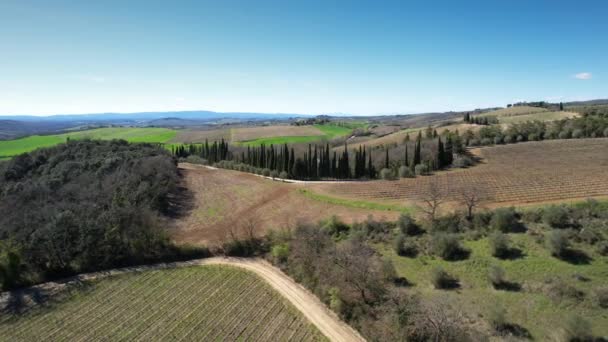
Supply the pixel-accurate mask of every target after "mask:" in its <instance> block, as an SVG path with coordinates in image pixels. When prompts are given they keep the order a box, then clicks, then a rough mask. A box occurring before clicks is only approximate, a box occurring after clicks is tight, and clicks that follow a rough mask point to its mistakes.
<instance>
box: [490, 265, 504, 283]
mask: <svg viewBox="0 0 608 342" xmlns="http://www.w3.org/2000/svg"><path fill="white" fill-rule="evenodd" d="M488 280H489V281H490V283H491V284H492V286H494V288H499V287H501V286H502V285H503V284H505V283H506V282H507V278H506V275H505V270H504V269H503V268H502V267H500V266H498V265H494V266H492V267H490V270H489V272H488Z"/></svg>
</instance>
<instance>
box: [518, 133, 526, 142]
mask: <svg viewBox="0 0 608 342" xmlns="http://www.w3.org/2000/svg"><path fill="white" fill-rule="evenodd" d="M522 141H526V138H524V136H523V135H521V134H519V135H518V136H517V142H522Z"/></svg>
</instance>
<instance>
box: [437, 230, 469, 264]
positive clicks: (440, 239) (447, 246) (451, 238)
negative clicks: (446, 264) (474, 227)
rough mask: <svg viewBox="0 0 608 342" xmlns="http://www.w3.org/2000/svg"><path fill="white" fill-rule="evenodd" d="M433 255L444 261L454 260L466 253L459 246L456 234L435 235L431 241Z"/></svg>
mask: <svg viewBox="0 0 608 342" xmlns="http://www.w3.org/2000/svg"><path fill="white" fill-rule="evenodd" d="M431 250H432V252H433V254H435V255H437V256H439V257H441V258H442V259H444V260H456V259H459V258H460V257H462V255H463V254H464V253H466V251H465V250H464V249H463V248H462V246H460V241H459V240H458V237H457V236H456V234H446V233H437V234H435V235H433V237H432V240H431Z"/></svg>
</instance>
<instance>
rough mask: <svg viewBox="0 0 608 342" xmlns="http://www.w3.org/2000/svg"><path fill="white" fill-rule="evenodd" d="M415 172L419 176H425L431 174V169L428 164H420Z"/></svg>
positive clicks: (415, 167) (415, 168)
mask: <svg viewBox="0 0 608 342" xmlns="http://www.w3.org/2000/svg"><path fill="white" fill-rule="evenodd" d="M414 171H415V172H416V175H417V176H425V175H428V174H429V167H428V166H427V165H426V164H418V165H416V166H414Z"/></svg>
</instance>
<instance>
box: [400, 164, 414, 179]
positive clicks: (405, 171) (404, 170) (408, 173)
mask: <svg viewBox="0 0 608 342" xmlns="http://www.w3.org/2000/svg"><path fill="white" fill-rule="evenodd" d="M399 177H401V178H412V177H415V175H414V173H413V172H412V170H410V168H409V167H407V166H405V165H402V166H400V167H399Z"/></svg>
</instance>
